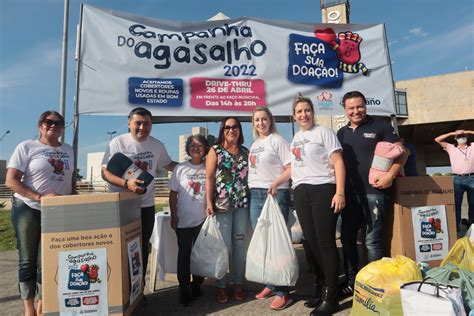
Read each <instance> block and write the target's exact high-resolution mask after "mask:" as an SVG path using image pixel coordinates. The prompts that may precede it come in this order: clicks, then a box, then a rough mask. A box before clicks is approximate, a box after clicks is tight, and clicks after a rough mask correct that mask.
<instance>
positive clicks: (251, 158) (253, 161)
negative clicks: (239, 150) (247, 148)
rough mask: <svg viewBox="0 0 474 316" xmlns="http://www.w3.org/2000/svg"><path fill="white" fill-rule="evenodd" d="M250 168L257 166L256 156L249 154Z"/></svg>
mask: <svg viewBox="0 0 474 316" xmlns="http://www.w3.org/2000/svg"><path fill="white" fill-rule="evenodd" d="M249 161H250V168H253V169H255V168H257V156H256V155H252V154H249Z"/></svg>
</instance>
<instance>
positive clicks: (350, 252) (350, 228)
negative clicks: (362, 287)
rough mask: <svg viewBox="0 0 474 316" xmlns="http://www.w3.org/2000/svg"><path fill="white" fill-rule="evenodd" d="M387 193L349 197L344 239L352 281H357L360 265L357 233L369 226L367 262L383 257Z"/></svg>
mask: <svg viewBox="0 0 474 316" xmlns="http://www.w3.org/2000/svg"><path fill="white" fill-rule="evenodd" d="M387 200H388V196H387V195H386V194H384V193H380V194H366V195H355V196H347V202H346V208H345V209H344V210H343V211H342V213H341V216H342V226H341V242H342V251H343V253H344V268H345V270H346V275H347V278H348V280H349V282H350V283H353V282H354V281H355V276H356V274H357V271H358V266H359V253H358V251H357V232H358V230H359V228H361V227H363V225H365V226H366V236H365V246H366V248H367V259H368V262H372V261H376V260H379V259H381V258H382V256H383V243H382V229H383V223H384V219H385V212H386V205H387Z"/></svg>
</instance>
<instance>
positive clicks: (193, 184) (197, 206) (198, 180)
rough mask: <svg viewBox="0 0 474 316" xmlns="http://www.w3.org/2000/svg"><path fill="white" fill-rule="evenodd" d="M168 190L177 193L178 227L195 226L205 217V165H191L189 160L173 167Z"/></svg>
mask: <svg viewBox="0 0 474 316" xmlns="http://www.w3.org/2000/svg"><path fill="white" fill-rule="evenodd" d="M168 187H169V188H170V190H172V191H175V192H177V193H178V203H177V205H176V208H177V215H178V219H179V220H178V228H189V227H196V226H198V225H200V224H201V223H202V222H204V219H205V218H206V211H205V197H206V190H205V189H206V165H205V163H202V164H200V165H193V164H192V163H190V162H189V161H185V162H182V163H180V164H179V165H177V166H176V167H175V168H174V171H173V174H172V175H171V179H170V182H169V184H168Z"/></svg>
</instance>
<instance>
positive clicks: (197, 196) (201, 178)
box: [187, 173, 206, 201]
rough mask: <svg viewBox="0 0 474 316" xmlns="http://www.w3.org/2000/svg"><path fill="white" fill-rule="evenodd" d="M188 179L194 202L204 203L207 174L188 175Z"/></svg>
mask: <svg viewBox="0 0 474 316" xmlns="http://www.w3.org/2000/svg"><path fill="white" fill-rule="evenodd" d="M187 178H188V185H189V187H190V188H191V190H190V191H191V192H192V195H193V201H196V200H197V201H203V198H204V194H203V188H204V184H205V183H206V174H205V173H199V174H189V175H187Z"/></svg>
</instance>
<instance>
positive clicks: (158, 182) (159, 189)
mask: <svg viewBox="0 0 474 316" xmlns="http://www.w3.org/2000/svg"><path fill="white" fill-rule="evenodd" d="M168 182H169V179H168V178H155V197H167V196H168V195H169V192H170V190H169V189H168ZM76 189H77V193H79V194H90V193H104V192H107V184H106V183H105V182H104V181H95V182H82V181H78V182H77V183H76ZM12 195H13V192H12V190H10V189H9V188H7V186H5V184H0V199H10V198H11V197H12Z"/></svg>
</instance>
